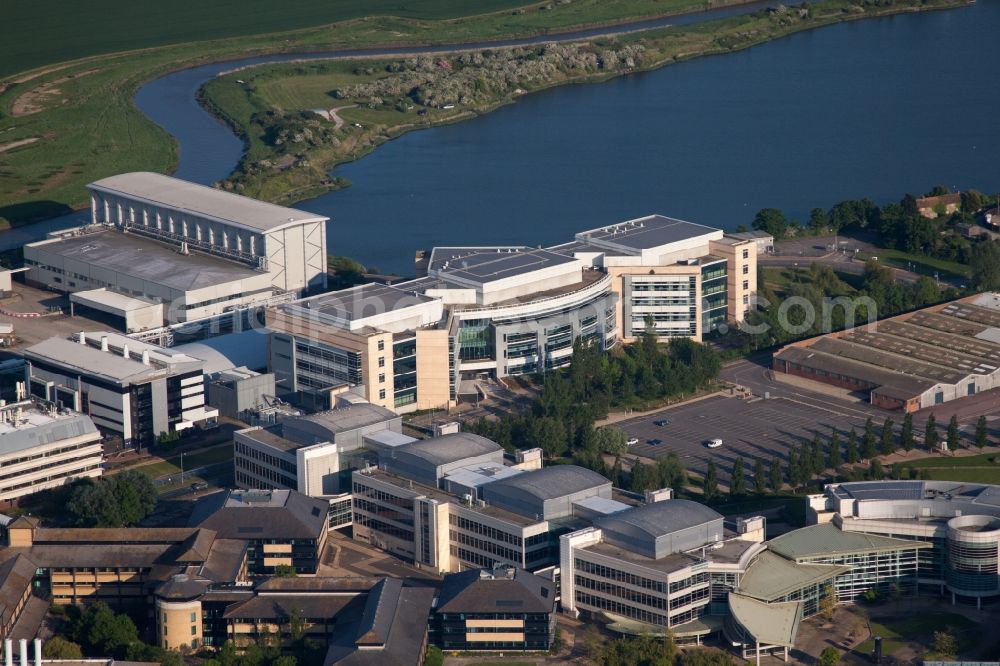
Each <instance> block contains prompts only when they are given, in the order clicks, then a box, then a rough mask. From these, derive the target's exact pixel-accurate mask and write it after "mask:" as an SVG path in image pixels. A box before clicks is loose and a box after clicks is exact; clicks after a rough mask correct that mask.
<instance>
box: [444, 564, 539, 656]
mask: <svg viewBox="0 0 1000 666" xmlns="http://www.w3.org/2000/svg"><path fill="white" fill-rule="evenodd" d="M556 592H557V590H556V584H555V583H554V582H553V581H551V580H549V579H548V578H543V577H541V576H536V575H535V574H532V573H529V572H527V571H525V570H524V569H518V568H517V567H511V566H496V567H492V568H489V569H478V570H477V569H470V570H468V571H463V572H461V573H453V574H448V575H446V576H445V577H444V581H443V582H442V583H441V588H440V590H439V591H438V594H437V599H436V602H437V603H436V605H435V606H434V609H433V611H434V612H433V614H432V616H431V622H430V625H431V629H430V640H431V642H432V643H434V644H435V645H437V646H438V647H440V648H441V649H442V650H445V651H452V650H455V651H461V652H465V651H471V650H488V651H490V652H496V651H502V652H506V651H508V650H538V651H543V650H548V649H550V648H551V647H552V639H553V638H554V636H555V629H556V615H555V606H556Z"/></svg>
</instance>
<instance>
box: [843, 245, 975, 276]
mask: <svg viewBox="0 0 1000 666" xmlns="http://www.w3.org/2000/svg"><path fill="white" fill-rule="evenodd" d="M870 256H871V255H868V254H865V253H863V252H861V253H859V254H858V259H860V260H867V259H868V258H869V257H870ZM876 256H878V260H879V261H880V262H883V263H886V264H890V265H892V266H895V267H896V268H905V269H907V270H912V271H913V272H914V273H918V274H920V275H930V276H933V275H934V273H935V271H936V272H938V273H939V274H940V277H941V278H942V279H944V278H949V277H953V278H968V277H969V275H970V274H971V272H970V271H971V269H970V268H969V267H968V266H966V265H965V264H960V263H958V262H956V261H947V260H945V259H935V258H933V257H925V256H922V255H919V254H910V253H909V252H903V251H902V250H889V249H880V250H879V251H878V254H877V255H876Z"/></svg>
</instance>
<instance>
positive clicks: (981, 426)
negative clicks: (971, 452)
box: [976, 415, 989, 449]
mask: <svg viewBox="0 0 1000 666" xmlns="http://www.w3.org/2000/svg"><path fill="white" fill-rule="evenodd" d="M988 443H989V428H988V426H987V425H986V417H985V416H983V415H980V416H979V420H978V421H976V448H980V449H981V448H983V447H984V446H986V445H987V444H988Z"/></svg>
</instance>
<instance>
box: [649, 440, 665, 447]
mask: <svg viewBox="0 0 1000 666" xmlns="http://www.w3.org/2000/svg"><path fill="white" fill-rule="evenodd" d="M646 443H647V444H649V445H651V446H659V445H660V444H663V440H662V439H651V440H649V441H648V442H646Z"/></svg>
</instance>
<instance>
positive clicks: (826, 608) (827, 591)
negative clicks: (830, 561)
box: [819, 583, 837, 620]
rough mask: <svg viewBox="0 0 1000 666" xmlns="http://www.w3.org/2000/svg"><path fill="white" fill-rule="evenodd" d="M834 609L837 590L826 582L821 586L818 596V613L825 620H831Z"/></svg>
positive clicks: (835, 607)
mask: <svg viewBox="0 0 1000 666" xmlns="http://www.w3.org/2000/svg"><path fill="white" fill-rule="evenodd" d="M835 610H837V590H836V589H835V588H834V587H833V585H831V584H830V583H827V584H826V585H824V586H823V594H822V595H820V598H819V613H820V615H822V616H823V617H824V618H826V619H827V620H832V619H833V613H834V611H835Z"/></svg>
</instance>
